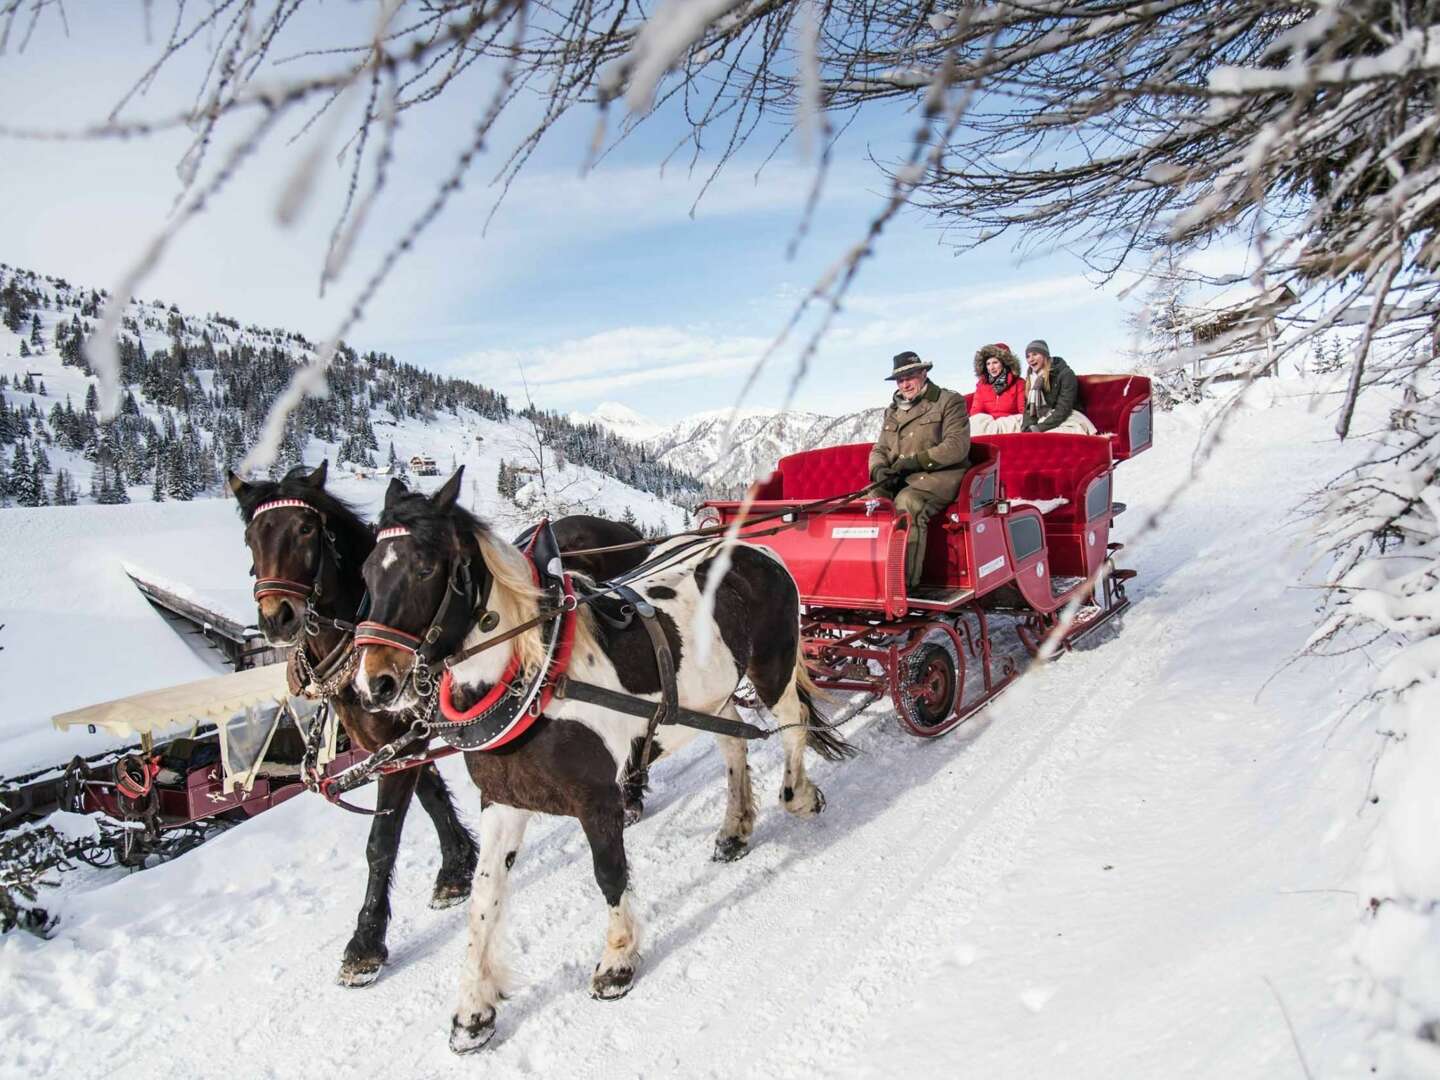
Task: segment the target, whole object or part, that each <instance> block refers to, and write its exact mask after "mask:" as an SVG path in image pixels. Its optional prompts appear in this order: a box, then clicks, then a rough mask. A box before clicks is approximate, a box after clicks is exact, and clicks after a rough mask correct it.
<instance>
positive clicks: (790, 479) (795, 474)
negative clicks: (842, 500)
mask: <svg viewBox="0 0 1440 1080" xmlns="http://www.w3.org/2000/svg"><path fill="white" fill-rule="evenodd" d="M871 445H872V444H871V443H849V444H848V445H845V446H827V447H824V448H822V449H820V450H806V451H804V452H802V453H799V454H791V455H789V456H788V457H783V458H781V459H780V463H779V467H778V468H777V469H776V472H777V473H778V474H779V476H780V490H779V491H778V492H777V493H776V494H774V495H768V496H766V497H768V498H784V499H807V500H808V499H828V498H830V496H832V495H844V494H845V493H846V492H849V491H856V490H858V489H859V488H862V487H864V486H865V485H866V484H867V483H869V482H870V447H871Z"/></svg>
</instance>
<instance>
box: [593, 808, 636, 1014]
mask: <svg viewBox="0 0 1440 1080" xmlns="http://www.w3.org/2000/svg"><path fill="white" fill-rule="evenodd" d="M580 825H581V827H582V828H583V829H584V830H585V838H586V839H587V840H589V841H590V855H591V858H592V859H593V860H594V862H595V882H596V884H598V885H599V886H600V892H601V893H602V894H604V897H605V903H606V904H607V905H609V908H610V919H609V923H608V925H607V926H606V928H605V950H604V952H602V953H601V954H600V962H599V963H598V964H596V965H595V974H594V975H593V976H591V978H590V994H591V996H592V997H596V998H603V999H605V1000H614V999H615V998H621V997H624V996H625V995H626V994H628V993H629V992H630V984H631V983H633V982H634V981H635V966H636V964H637V962H638V960H639V950H640V928H639V926H638V924H637V923H636V921H635V915H634V913H633V912H631V910H630V893H629V870H628V869H627V867H626V863H625V816H624V810H623V808H622V805H621V800H620V799H618V798H615V797H609V798H603V799H598V800H596V801H595V802H593V803H592V804H591V805H590V806H588V807H587V808H586V810H585V811H584V813H583V814H582V815H581V818H580Z"/></svg>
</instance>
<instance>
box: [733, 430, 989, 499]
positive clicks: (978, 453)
mask: <svg viewBox="0 0 1440 1080" xmlns="http://www.w3.org/2000/svg"><path fill="white" fill-rule="evenodd" d="M873 445H874V444H873V443H849V444H847V445H845V446H827V447H824V448H823V449H820V450H806V451H803V452H802V453H799V454H791V455H789V456H788V457H783V458H781V459H780V463H779V467H778V468H777V469H776V470H775V472H774V473H772V474H771V475H770V479H769V480H768V481H766V482H765V483H764V484H763V485H762V486H761V488H760V492H759V494H758V496H757V497H758V498H761V499H806V500H809V499H828V498H829V497H830V496H832V495H844V494H846V493H847V492H851V491H857V490H859V489H860V488H862V487H864V486H865V485H866V484H867V483H868V482H869V480H870V448H871V447H872V446H873ZM994 460H995V450H994V449H993V448H992V447H991V446H988V445H986V444H984V443H980V442H972V443H971V444H970V464H969V466H968V467H969V468H971V469H975V468H981V467H983V466H985V465H988V464H990V463H991V462H992V461H994Z"/></svg>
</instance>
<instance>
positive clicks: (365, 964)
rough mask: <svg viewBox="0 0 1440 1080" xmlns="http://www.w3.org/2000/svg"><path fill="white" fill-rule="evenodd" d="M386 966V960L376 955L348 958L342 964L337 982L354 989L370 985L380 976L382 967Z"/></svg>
mask: <svg viewBox="0 0 1440 1080" xmlns="http://www.w3.org/2000/svg"><path fill="white" fill-rule="evenodd" d="M384 966H385V961H384V960H380V959H376V958H374V957H367V958H366V959H364V960H346V961H345V962H344V963H343V964H341V965H340V976H339V978H338V979H336V982H338V983H339V984H340V985H341V986H348V987H350V988H352V989H358V988H359V987H362V986H369V985H370V984H371V983H373V982H374V981H375V980H376V979H378V978H380V969H381V968H383V967H384Z"/></svg>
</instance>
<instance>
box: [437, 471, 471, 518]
mask: <svg viewBox="0 0 1440 1080" xmlns="http://www.w3.org/2000/svg"><path fill="white" fill-rule="evenodd" d="M464 475H465V466H464V465H461V466H460V467H459V468H458V469H456V470H455V475H454V476H452V477H450V479H449V480H446V481H445V483H443V484H441V485H440V490H439V491H437V492H435V494H434V495H431V496H430V503H431V505H432V506H434V507H435V509H437V510H449V509H450V508H451V507H452V506H454V505H455V500H456V499H458V498H459V497H460V478H461V477H463V476H464Z"/></svg>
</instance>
